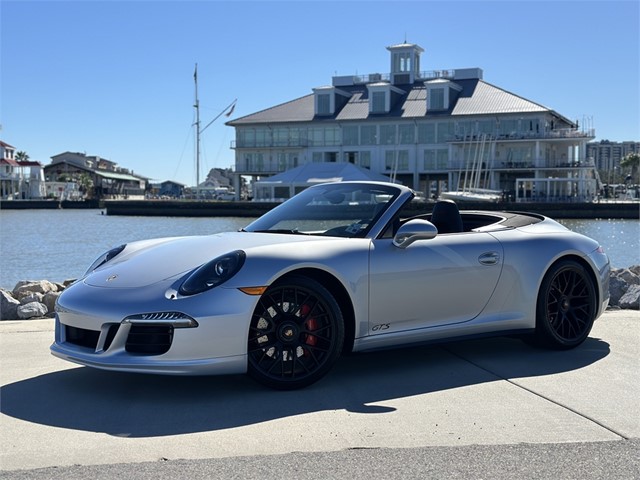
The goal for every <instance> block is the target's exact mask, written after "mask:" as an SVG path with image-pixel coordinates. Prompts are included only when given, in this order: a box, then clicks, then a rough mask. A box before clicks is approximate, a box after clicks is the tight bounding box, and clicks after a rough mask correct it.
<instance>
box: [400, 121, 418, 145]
mask: <svg viewBox="0 0 640 480" xmlns="http://www.w3.org/2000/svg"><path fill="white" fill-rule="evenodd" d="M414 132H415V129H414V127H413V125H398V136H399V137H400V143H401V144H402V145H410V144H412V143H414V138H415V133H414Z"/></svg>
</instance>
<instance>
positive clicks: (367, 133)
mask: <svg viewBox="0 0 640 480" xmlns="http://www.w3.org/2000/svg"><path fill="white" fill-rule="evenodd" d="M376 130H377V127H376V126H375V125H363V126H361V127H360V143H361V144H362V145H376V144H377V142H376V137H377V131H376Z"/></svg>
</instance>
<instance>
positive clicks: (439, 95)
mask: <svg viewBox="0 0 640 480" xmlns="http://www.w3.org/2000/svg"><path fill="white" fill-rule="evenodd" d="M427 100H428V102H429V103H428V107H427V110H444V109H445V106H444V88H430V89H429V93H428V97H427Z"/></svg>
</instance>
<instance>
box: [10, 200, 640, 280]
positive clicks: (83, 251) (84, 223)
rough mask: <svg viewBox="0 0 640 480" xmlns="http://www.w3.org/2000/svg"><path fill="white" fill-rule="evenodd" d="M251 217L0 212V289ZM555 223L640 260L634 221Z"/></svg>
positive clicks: (59, 276) (629, 260) (616, 254)
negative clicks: (136, 244) (126, 246)
mask: <svg viewBox="0 0 640 480" xmlns="http://www.w3.org/2000/svg"><path fill="white" fill-rule="evenodd" d="M252 220H253V219H251V218H237V217H236V218H234V217H228V218H226V217H225V218H179V217H128V216H108V215H101V212H100V210H0V287H3V288H6V289H13V287H14V286H15V284H16V283H17V282H18V281H20V280H43V279H46V280H51V281H55V282H61V281H64V280H67V279H72V278H77V277H79V276H81V275H82V274H83V273H84V272H85V270H86V268H87V267H88V266H89V265H90V264H91V262H93V260H94V259H95V258H96V257H97V256H98V255H100V254H101V253H102V252H104V251H106V250H108V249H109V248H111V247H114V246H117V245H120V244H122V243H126V242H130V241H134V240H142V239H147V238H157V237H172V236H181V235H206V234H211V233H219V232H224V231H234V230H238V229H239V228H241V227H244V226H246V225H248V224H249V223H250V222H251V221H252ZM561 223H563V224H564V225H565V226H567V227H568V228H570V229H572V230H574V231H576V232H579V233H583V234H585V235H587V236H589V237H592V238H594V239H596V240H598V241H599V242H600V243H601V244H602V245H603V246H604V248H605V251H606V252H607V255H609V258H610V259H611V263H612V265H613V266H614V267H628V266H631V265H635V264H640V221H638V220H562V221H561Z"/></svg>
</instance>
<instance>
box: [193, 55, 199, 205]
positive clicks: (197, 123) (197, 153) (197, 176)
mask: <svg viewBox="0 0 640 480" xmlns="http://www.w3.org/2000/svg"><path fill="white" fill-rule="evenodd" d="M193 81H194V83H195V95H196V98H195V103H194V105H193V107H194V108H195V109H196V198H200V101H199V100H198V64H197V63H196V69H195V71H194V73H193Z"/></svg>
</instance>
